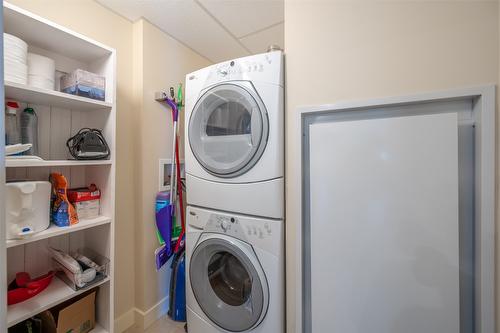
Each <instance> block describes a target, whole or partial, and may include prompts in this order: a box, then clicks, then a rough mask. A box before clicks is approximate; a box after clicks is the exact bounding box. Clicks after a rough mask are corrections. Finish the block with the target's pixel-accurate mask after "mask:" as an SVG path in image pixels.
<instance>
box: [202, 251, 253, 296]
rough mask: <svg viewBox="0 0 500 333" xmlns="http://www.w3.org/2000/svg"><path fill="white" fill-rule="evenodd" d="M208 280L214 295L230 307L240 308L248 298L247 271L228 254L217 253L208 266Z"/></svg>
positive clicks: (248, 282)
mask: <svg viewBox="0 0 500 333" xmlns="http://www.w3.org/2000/svg"><path fill="white" fill-rule="evenodd" d="M208 280H209V281H210V285H211V286H212V289H213V290H214V292H215V294H217V296H218V297H219V298H220V299H221V300H223V301H224V302H226V303H227V304H229V305H232V306H240V305H242V304H245V302H246V301H247V300H248V298H249V297H250V293H251V291H252V279H251V278H250V275H249V274H248V272H247V270H246V269H245V267H244V266H243V264H242V263H241V261H239V260H238V258H236V257H235V256H233V255H232V254H231V253H229V252H217V253H216V254H215V255H213V256H212V258H211V259H210V262H209V264H208Z"/></svg>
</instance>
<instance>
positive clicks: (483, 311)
mask: <svg viewBox="0 0 500 333" xmlns="http://www.w3.org/2000/svg"><path fill="white" fill-rule="evenodd" d="M463 98H473V99H475V100H476V101H478V103H477V104H476V105H474V106H473V108H474V109H475V110H477V111H478V112H477V118H476V119H475V122H476V133H477V134H476V145H477V146H476V154H477V156H476V162H475V163H476V168H477V170H478V171H477V172H476V177H477V178H476V207H479V209H477V212H476V223H477V225H478V226H479V231H480V232H479V235H477V237H478V238H477V240H478V241H479V243H480V244H481V245H480V247H479V248H476V251H477V254H476V256H477V257H476V270H477V273H476V279H477V280H476V297H477V299H476V332H478V333H494V332H495V324H496V320H495V313H496V312H495V204H496V201H495V195H496V194H495V188H496V182H495V180H496V174H495V165H496V164H495V162H496V157H495V156H496V151H495V126H496V123H495V121H496V120H495V112H496V104H495V102H496V95H495V85H494V84H490V85H484V86H475V87H468V88H462V89H454V90H447V91H438V92H428V93H422V94H414V95H408V96H398V97H386V98H379V99H371V100H364V101H347V102H339V103H335V104H326V105H319V106H302V107H299V108H298V111H299V112H297V113H296V114H297V115H296V116H297V117H299V118H298V122H297V123H298V124H299V126H300V131H301V132H303V128H302V127H303V123H304V122H303V120H304V119H305V117H309V116H312V115H318V116H321V115H322V114H327V113H334V112H340V111H346V110H356V109H366V108H380V107H384V106H392V107H394V106H398V105H408V104H415V103H422V102H439V101H447V100H455V99H463ZM302 142H303V138H302V135H299V136H297V140H296V142H294V144H295V145H296V147H299V150H300V151H299V154H298V155H297V156H298V157H299V158H300V159H302V156H303V153H304V151H303V147H302ZM294 162H296V164H297V165H298V168H299V174H300V175H301V179H302V177H303V167H302V161H301V160H299V161H294ZM303 191H304V189H303V181H301V183H300V188H299V193H300V195H301V199H300V202H301V205H303V200H304V198H303ZM300 214H301V218H300V221H301V222H300V223H297V226H296V232H297V238H296V239H297V242H298V244H300V246H297V247H296V248H295V253H287V257H289V256H295V257H296V258H300V259H299V260H298V261H297V265H296V266H297V267H296V274H297V275H296V282H297V285H296V286H295V291H296V294H295V296H296V299H295V301H296V307H295V313H294V315H295V316H296V317H295V320H296V327H297V331H300V332H302V331H303V330H304V327H303V320H302V316H303V309H302V307H303V267H302V258H303V249H302V240H303V234H302V219H303V217H302V214H303V207H302V206H301V212H300ZM476 230H477V229H476Z"/></svg>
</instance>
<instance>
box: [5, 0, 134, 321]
mask: <svg viewBox="0 0 500 333" xmlns="http://www.w3.org/2000/svg"><path fill="white" fill-rule="evenodd" d="M9 2H10V3H12V4H14V5H17V6H19V7H22V8H24V9H27V10H29V11H31V12H33V13H35V14H38V15H40V16H42V17H45V18H47V19H49V20H52V21H54V22H56V23H59V24H61V25H63V26H65V27H68V28H69V29H72V30H75V31H77V32H79V33H81V34H83V35H86V36H88V37H90V38H93V39H95V40H97V41H99V42H102V43H104V44H106V45H109V46H111V47H113V48H115V49H116V53H117V97H116V101H117V127H116V128H117V145H116V150H117V152H116V153H117V154H116V157H117V163H116V246H115V253H116V265H115V276H116V277H118V278H116V279H115V316H116V317H118V316H120V315H121V314H123V313H125V312H126V311H127V310H129V309H130V308H132V307H133V306H134V293H133V292H129V291H130V290H133V288H134V271H135V267H134V261H133V260H130V258H133V256H134V219H133V216H134V205H133V204H132V203H133V202H134V186H133V182H131V181H130V179H132V177H133V169H134V164H133V163H132V161H134V160H135V155H134V150H133V149H132V146H133V142H134V139H135V138H134V136H133V135H131V133H133V132H134V127H135V120H134V117H136V113H135V111H134V109H133V108H132V52H131V50H132V23H131V22H130V21H128V20H126V19H124V18H122V17H121V16H118V15H116V14H115V13H113V12H111V11H109V10H107V9H106V8H104V7H102V6H101V5H99V4H97V3H96V2H94V1H92V0H72V1H68V0H63V1H61V0H12V1H9Z"/></svg>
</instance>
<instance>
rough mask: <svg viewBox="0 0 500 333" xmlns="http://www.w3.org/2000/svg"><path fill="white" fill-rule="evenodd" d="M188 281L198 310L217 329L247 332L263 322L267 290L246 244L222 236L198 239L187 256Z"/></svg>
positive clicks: (260, 268)
mask: <svg viewBox="0 0 500 333" xmlns="http://www.w3.org/2000/svg"><path fill="white" fill-rule="evenodd" d="M202 237H203V236H202ZM189 278H190V280H191V288H192V290H193V294H194V296H195V298H196V301H197V302H198V304H199V306H200V308H201V309H202V310H203V312H204V313H205V314H206V315H207V317H208V318H209V319H210V320H212V322H213V323H214V324H216V325H217V326H219V327H220V328H222V329H224V330H226V331H231V332H242V331H247V330H250V329H252V328H253V327H255V326H257V325H258V324H260V322H261V321H262V319H264V316H265V315H266V312H267V307H268V302H269V290H268V285H267V281H266V278H265V275H264V271H263V270H262V267H261V265H260V263H259V261H258V259H257V257H256V255H255V252H254V251H253V249H252V247H251V246H250V245H249V244H247V243H244V242H242V241H239V240H237V239H235V238H232V237H228V236H225V235H212V236H209V237H207V238H205V239H202V240H201V242H200V243H199V244H198V245H197V246H196V248H195V250H194V251H193V255H192V256H191V262H190V266H189Z"/></svg>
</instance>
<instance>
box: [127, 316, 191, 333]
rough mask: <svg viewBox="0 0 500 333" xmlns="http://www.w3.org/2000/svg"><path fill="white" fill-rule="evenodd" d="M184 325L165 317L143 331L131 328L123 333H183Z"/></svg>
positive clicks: (134, 327)
mask: <svg viewBox="0 0 500 333" xmlns="http://www.w3.org/2000/svg"><path fill="white" fill-rule="evenodd" d="M184 324H185V323H178V322H175V321H173V320H171V319H169V318H168V317H167V316H165V317H163V318H161V319H158V321H156V322H155V323H154V324H153V325H151V326H150V327H148V329H146V330H145V331H142V330H140V329H139V328H138V327H136V326H133V327H131V328H129V329H128V330H126V331H125V332H124V333H185V331H184Z"/></svg>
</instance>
